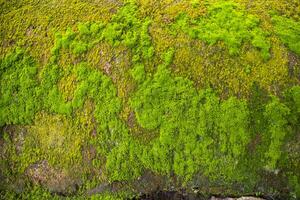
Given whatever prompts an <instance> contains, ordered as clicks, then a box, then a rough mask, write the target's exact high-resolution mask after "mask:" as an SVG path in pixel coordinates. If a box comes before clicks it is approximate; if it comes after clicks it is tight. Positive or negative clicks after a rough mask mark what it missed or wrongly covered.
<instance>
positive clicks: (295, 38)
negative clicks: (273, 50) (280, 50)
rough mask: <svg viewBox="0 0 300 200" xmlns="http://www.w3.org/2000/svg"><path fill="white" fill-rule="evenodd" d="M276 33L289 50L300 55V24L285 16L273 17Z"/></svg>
mask: <svg viewBox="0 0 300 200" xmlns="http://www.w3.org/2000/svg"><path fill="white" fill-rule="evenodd" d="M272 21H273V23H274V30H275V33H276V34H277V35H278V36H279V37H280V39H281V40H282V42H283V43H284V44H285V45H287V46H288V48H289V49H290V50H291V51H293V52H295V53H296V54H298V55H300V22H296V21H294V20H293V19H289V18H286V17H283V16H273V17H272Z"/></svg>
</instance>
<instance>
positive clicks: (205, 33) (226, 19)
mask: <svg viewBox="0 0 300 200" xmlns="http://www.w3.org/2000/svg"><path fill="white" fill-rule="evenodd" d="M171 29H172V30H173V32H174V31H175V32H177V31H178V30H180V29H181V30H182V31H184V32H185V33H187V34H189V35H190V36H191V37H192V38H194V39H200V40H202V41H205V42H207V43H208V44H209V45H213V44H215V43H217V42H218V41H223V42H224V43H225V45H226V46H227V47H228V49H229V53H230V54H231V55H236V54H238V53H239V51H240V47H241V45H242V43H243V42H251V44H252V45H253V46H254V47H257V48H259V49H260V51H261V56H262V57H263V58H264V59H268V58H269V57H270V53H269V49H270V42H268V39H267V37H266V36H267V33H266V32H265V31H263V30H262V29H261V28H260V27H259V19H258V18H257V17H255V16H254V15H250V14H247V13H246V12H245V11H244V10H243V9H241V8H240V7H239V6H238V4H236V3H234V2H230V1H229V2H219V3H215V4H212V5H211V6H210V7H209V8H208V12H207V15H206V16H204V17H200V18H198V19H189V17H188V16H187V15H186V14H180V15H179V16H178V17H177V19H176V22H175V24H173V25H171Z"/></svg>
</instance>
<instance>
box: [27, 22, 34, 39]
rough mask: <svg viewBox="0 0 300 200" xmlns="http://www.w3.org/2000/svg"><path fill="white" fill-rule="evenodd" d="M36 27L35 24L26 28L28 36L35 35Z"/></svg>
mask: <svg viewBox="0 0 300 200" xmlns="http://www.w3.org/2000/svg"><path fill="white" fill-rule="evenodd" d="M34 29H35V27H34V26H32V25H31V26H29V27H28V28H27V30H26V36H27V37H31V36H33V33H34Z"/></svg>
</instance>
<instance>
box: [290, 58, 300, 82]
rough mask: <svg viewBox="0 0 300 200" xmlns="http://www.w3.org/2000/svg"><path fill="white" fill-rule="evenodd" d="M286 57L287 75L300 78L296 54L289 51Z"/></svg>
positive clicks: (299, 66) (299, 63) (299, 67)
mask: <svg viewBox="0 0 300 200" xmlns="http://www.w3.org/2000/svg"><path fill="white" fill-rule="evenodd" d="M288 59H289V75H290V76H295V77H297V78H298V80H300V61H299V58H298V56H297V55H296V54H295V53H293V52H289V55H288Z"/></svg>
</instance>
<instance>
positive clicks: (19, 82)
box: [0, 49, 40, 126]
mask: <svg viewBox="0 0 300 200" xmlns="http://www.w3.org/2000/svg"><path fill="white" fill-rule="evenodd" d="M0 70H1V73H0V105H1V107H0V126H3V125H4V124H26V123H30V122H31V120H32V119H33V117H34V115H35V113H36V111H37V110H38V109H39V108H40V105H39V90H38V88H37V87H38V80H37V64H36V63H35V62H34V60H33V59H32V58H31V57H30V56H28V55H27V54H26V53H25V52H24V50H21V49H16V50H15V51H14V52H12V53H10V54H8V55H7V56H6V57H4V58H3V59H1V60H0Z"/></svg>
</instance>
